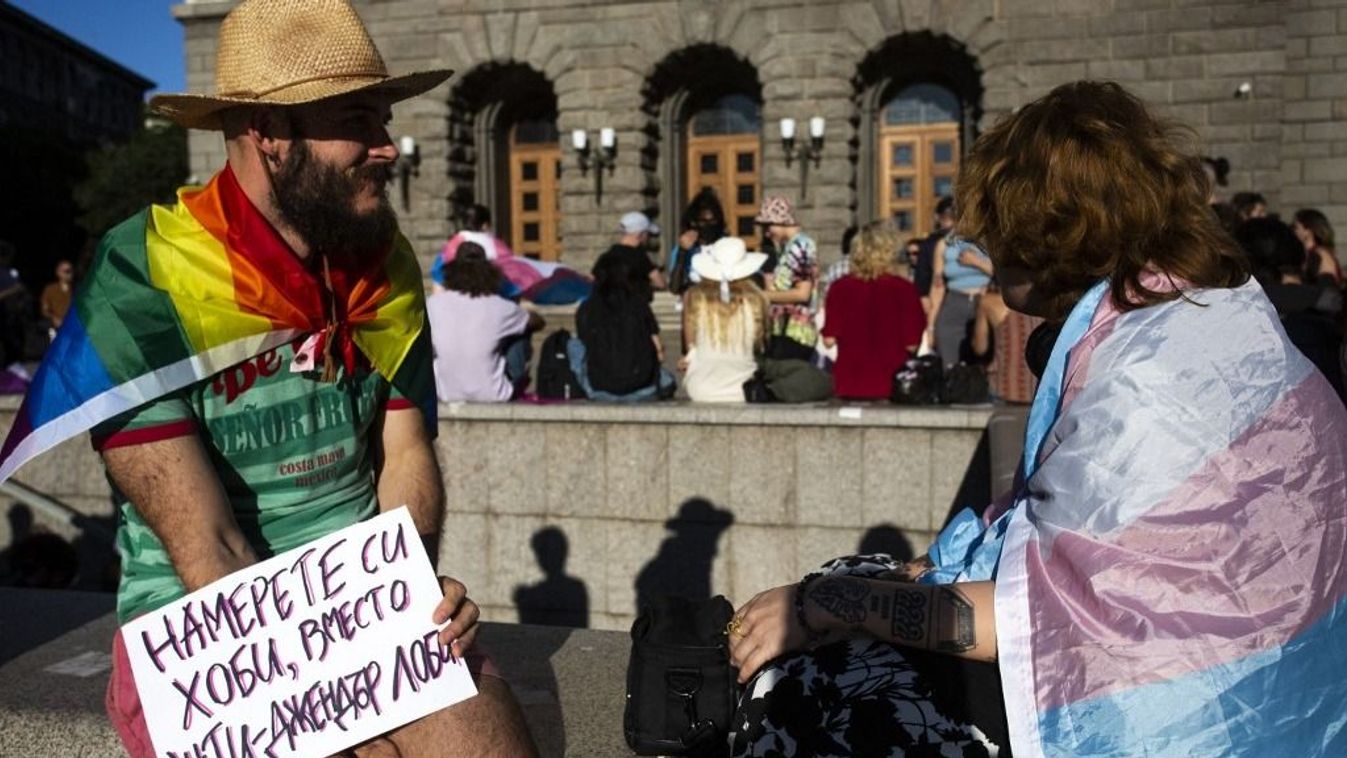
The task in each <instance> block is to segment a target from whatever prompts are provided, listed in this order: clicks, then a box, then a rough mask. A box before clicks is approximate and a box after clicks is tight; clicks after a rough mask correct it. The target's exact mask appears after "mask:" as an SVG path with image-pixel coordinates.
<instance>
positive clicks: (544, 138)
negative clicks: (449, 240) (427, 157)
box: [449, 63, 561, 261]
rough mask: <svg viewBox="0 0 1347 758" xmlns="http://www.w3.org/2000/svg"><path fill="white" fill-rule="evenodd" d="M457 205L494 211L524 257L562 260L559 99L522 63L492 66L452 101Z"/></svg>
mask: <svg viewBox="0 0 1347 758" xmlns="http://www.w3.org/2000/svg"><path fill="white" fill-rule="evenodd" d="M449 142H450V144H449V161H450V170H449V174H450V181H451V186H452V191H451V194H450V200H451V201H452V203H453V205H454V207H455V208H456V209H458V210H459V211H460V212H461V210H462V209H463V208H466V207H467V206H469V205H472V204H474V203H481V204H483V205H485V206H487V207H488V208H490V210H491V216H492V220H493V222H494V223H493V228H494V231H495V233H496V234H497V235H499V236H500V237H501V238H502V239H504V240H506V241H507V242H509V244H510V247H511V248H512V249H514V251H515V252H516V253H518V254H520V255H525V256H528V257H530V258H538V259H541V260H549V261H551V260H557V259H559V258H560V257H561V213H560V210H561V192H560V185H561V182H560V181H559V177H560V173H561V140H560V135H559V134H558V131H557V99H556V93H555V91H554V90H553V88H552V84H551V82H549V81H548V80H547V79H546V78H545V77H544V76H543V75H542V74H541V73H539V72H538V71H536V70H534V69H533V68H530V67H529V66H526V65H523V64H519V63H489V64H484V65H482V66H480V67H478V68H476V69H474V70H472V71H470V72H469V73H468V74H467V75H465V76H464V77H463V78H462V79H461V80H459V82H458V84H457V86H456V87H455V89H454V90H453V92H452V93H451V95H450V130H449Z"/></svg>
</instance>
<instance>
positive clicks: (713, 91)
mask: <svg viewBox="0 0 1347 758" xmlns="http://www.w3.org/2000/svg"><path fill="white" fill-rule="evenodd" d="M733 94H742V95H747V96H748V97H749V98H751V99H752V100H753V102H754V103H756V104H757V105H758V106H759V107H761V106H762V102H763V100H762V82H761V80H760V78H759V76H758V70H757V68H756V67H755V66H754V65H753V64H752V63H750V62H749V61H748V59H746V58H745V57H744V56H742V55H740V54H739V53H737V52H735V51H734V50H731V49H730V48H728V47H724V46H723V45H716V44H710V43H699V44H695V45H690V46H688V47H684V48H682V49H679V50H676V51H674V52H671V53H669V54H668V55H666V56H665V57H664V58H663V59H662V60H660V61H659V62H658V63H656V64H655V65H654V66H653V67H652V68H651V69H650V73H649V74H648V75H647V76H646V78H645V85H644V86H643V87H642V91H641V101H642V106H641V107H642V111H643V112H644V113H645V115H646V125H645V129H644V131H645V137H646V142H645V145H644V146H643V147H642V151H641V167H642V170H643V171H644V172H645V175H646V183H645V188H644V190H643V194H644V195H645V201H646V207H647V213H658V216H659V220H660V224H661V225H662V226H664V228H665V229H668V230H669V231H670V234H669V238H668V239H667V240H665V241H666V242H668V241H669V240H672V239H674V238H675V237H676V236H677V234H678V231H679V225H680V223H681V217H682V213H683V205H684V200H683V198H684V195H685V193H686V189H687V177H686V172H685V167H684V165H683V155H684V152H685V147H686V144H685V130H684V127H685V125H686V124H687V121H688V119H689V118H690V117H691V116H692V114H694V113H696V112H697V111H698V110H700V109H701V108H703V107H705V106H707V105H709V104H711V103H714V102H715V101H716V100H718V99H719V98H721V97H723V96H725V95H733ZM759 139H761V134H760V135H759Z"/></svg>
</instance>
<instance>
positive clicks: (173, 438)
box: [0, 0, 535, 756]
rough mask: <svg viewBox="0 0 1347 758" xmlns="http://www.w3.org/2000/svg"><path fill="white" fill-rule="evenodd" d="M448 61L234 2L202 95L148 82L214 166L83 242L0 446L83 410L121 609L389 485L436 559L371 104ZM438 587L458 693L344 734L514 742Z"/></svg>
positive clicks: (411, 319) (421, 398) (331, 516)
mask: <svg viewBox="0 0 1347 758" xmlns="http://www.w3.org/2000/svg"><path fill="white" fill-rule="evenodd" d="M450 73H451V72H449V71H444V70H440V71H426V72H420V73H413V74H407V75H404V76H391V75H390V74H389V73H388V70H387V69H386V68H385V66H384V63H383V59H382V58H381V57H380V55H379V52H378V50H376V49H375V47H374V44H373V42H372V40H371V39H370V37H369V35H368V33H367V32H366V30H365V27H364V25H363V24H362V23H361V21H360V18H359V17H358V16H357V15H356V13H355V11H354V10H353V9H352V8H351V6H350V5H349V3H348V2H346V0H303V1H301V0H244V1H243V2H241V3H239V5H238V6H237V7H236V8H235V9H234V10H233V11H232V12H231V13H230V14H229V15H228V16H226V17H225V19H224V21H223V23H222V24H221V26H220V36H219V45H218V48H217V58H216V68H215V85H216V86H215V94H213V95H202V94H183V95H161V96H158V97H156V98H154V100H153V101H152V102H151V105H152V106H153V107H154V108H155V109H157V110H158V111H159V112H161V113H163V114H164V115H166V116H168V117H169V118H171V119H173V120H174V121H176V122H178V123H179V124H182V125H183V126H187V127H190V128H197V129H207V130H215V131H220V132H222V133H223V136H224V139H225V142H226V149H227V157H228V163H227V165H226V166H225V167H224V168H223V169H222V170H221V171H220V172H219V173H218V174H216V175H215V176H214V177H213V178H212V179H211V180H210V182H209V183H208V184H207V185H206V186H205V187H186V188H183V189H182V190H180V191H179V194H178V202H177V203H176V204H175V205H172V206H152V207H150V208H149V209H148V210H146V211H144V212H142V213H140V214H137V215H136V216H135V217H133V218H131V219H129V220H127V221H126V222H124V223H123V224H121V225H119V226H118V227H116V228H114V229H113V230H112V231H111V232H109V233H108V235H107V236H106V237H105V238H104V240H103V242H102V244H101V245H100V247H99V251H98V254H97V256H96V258H95V260H94V263H93V265H92V267H91V270H90V273H89V276H88V277H87V278H86V280H85V282H84V284H83V285H82V286H81V289H80V291H79V293H78V294H77V297H76V300H75V303H74V305H73V306H72V308H71V310H70V312H69V314H68V316H67V318H66V319H65V321H64V323H63V324H62V327H61V330H60V332H59V334H58V335H57V339H56V341H55V343H54V344H53V345H52V348H51V350H50V351H49V352H48V357H49V360H48V362H47V363H46V364H44V366H43V367H42V369H40V370H39V372H38V376H37V377H36V378H35V380H34V382H33V385H32V389H31V390H30V392H29V395H28V397H27V398H26V399H25V401H24V406H23V407H22V408H21V409H20V411H19V413H18V415H17V416H16V419H15V422H14V425H13V428H12V430H11V433H10V435H9V438H8V439H7V440H6V442H5V445H4V447H3V449H0V479H3V478H5V477H8V476H9V475H10V474H11V473H12V472H13V471H14V469H16V468H17V467H18V466H19V465H21V464H22V463H23V462H24V461H26V460H29V459H31V458H32V457H34V456H36V455H37V454H39V453H41V452H42V451H43V450H46V449H48V448H50V447H52V446H54V445H56V444H58V443H59V442H61V441H62V440H64V439H68V438H70V437H73V436H75V435H78V434H80V433H82V432H84V431H87V430H92V432H93V440H94V445H95V447H96V448H97V449H98V450H100V452H101V453H102V456H103V459H104V461H105V463H106V466H107V472H108V478H109V480H110V481H111V483H112V485H113V490H114V493H115V497H116V500H117V502H118V506H119V509H120V511H121V525H120V528H119V530H118V535H117V541H118V548H119V550H120V552H121V555H122V568H123V576H122V582H121V587H120V589H119V592H118V615H119V618H120V620H121V621H123V622H125V621H127V620H129V619H130V618H133V617H135V616H138V615H140V614H143V613H146V612H148V611H151V610H153V609H155V608H158V607H160V606H162V605H164V604H166V603H169V602H172V601H173V600H175V599H177V598H179V597H182V596H183V595H184V594H186V593H188V592H191V591H193V590H196V589H198V588H200V587H202V586H204V585H206V584H209V583H211V582H213V581H214V580H217V579H219V578H221V577H223V576H225V575H227V574H230V573H232V572H234V571H236V570H239V569H241V568H244V567H246V566H249V565H251V564H253V563H255V562H257V561H258V560H260V559H261V558H265V557H268V556H270V555H274V554H276V553H280V552H283V551H285V550H288V549H291V548H294V547H296V546H298V545H301V544H304V543H306V542H309V541H311V540H313V539H316V538H318V537H321V536H323V535H325V534H329V533H331V532H333V531H335V530H337V529H340V528H342V527H345V526H348V525H350V524H353V523H356V522H359V521H362V520H364V519H366V518H369V517H371V516H373V515H375V514H377V513H378V512H379V511H380V510H383V509H391V508H396V507H398V506H401V505H403V504H406V505H407V506H408V507H409V510H410V511H411V514H412V519H413V521H414V522H415V524H416V527H417V530H418V531H419V533H420V535H421V537H422V539H423V541H424V543H425V547H426V550H427V551H428V553H429V555H430V557H431V560H432V562H433V561H434V559H435V557H436V556H437V554H438V547H439V546H438V543H439V535H440V532H441V519H442V515H443V504H444V491H443V485H442V482H441V479H440V473H439V469H438V466H437V464H436V457H435V452H434V449H433V447H432V438H433V437H434V434H435V429H436V424H435V415H434V414H435V404H434V403H435V394H434V386H433V377H432V375H431V371H430V365H431V364H430V354H429V349H428V343H429V340H428V337H429V333H428V330H427V328H426V325H425V302H424V298H423V294H422V283H421V274H420V271H419V269H418V267H417V265H416V261H415V258H414V256H413V255H412V252H411V248H410V245H409V244H408V242H407V240H406V239H405V238H404V237H402V235H401V234H399V233H398V229H397V220H396V217H395V216H394V214H393V211H392V208H391V206H390V204H389V202H388V198H387V193H386V187H387V184H388V181H389V179H390V177H391V167H392V165H393V163H394V161H395V160H396V159H397V157H398V150H397V148H396V147H395V146H394V144H393V142H392V141H391V140H390V138H389V135H388V132H387V130H386V128H385V124H386V123H387V122H388V120H389V118H390V113H391V111H390V106H391V105H392V104H393V103H395V102H397V101H400V100H404V99H407V98H409V97H413V96H415V95H418V94H421V93H423V92H426V91H428V90H430V89H431V88H433V87H435V86H436V85H438V84H440V83H441V82H443V81H444V80H445V79H447V78H448V77H449V75H450ZM450 534H451V536H450V539H453V535H452V532H451V533H450ZM440 583H441V586H442V588H443V590H444V598H443V600H442V601H441V603H440V604H439V606H438V608H437V609H436V611H435V618H434V621H435V623H436V624H440V625H444V626H443V629H442V630H441V632H440V634H439V637H440V643H441V644H443V645H449V646H450V648H451V650H452V651H453V652H454V653H456V654H458V655H466V657H467V659H468V663H469V667H470V668H471V669H472V670H473V672H474V678H475V679H476V680H477V685H478V688H479V692H480V694H479V695H478V696H477V697H474V698H471V699H469V700H467V701H464V702H462V703H460V704H458V705H456V706H454V707H453V708H449V709H445V710H443V711H440V712H438V713H434V714H431V715H429V716H426V717H424V718H422V719H420V720H418V721H414V722H412V723H410V724H407V725H405V726H403V727H400V728H398V729H396V730H393V731H392V732H389V733H387V734H385V735H383V736H381V737H378V738H376V739H375V740H373V741H371V742H367V743H364V744H362V745H359V746H357V747H356V748H355V749H354V753H355V754H356V755H373V754H398V753H400V754H402V755H450V754H452V755H465V756H477V755H488V754H490V755H532V754H534V752H535V751H534V748H533V745H532V742H531V739H530V737H529V735H528V731H527V728H526V726H525V725H524V722H523V719H522V716H521V714H520V712H519V708H518V705H517V704H516V703H515V701H514V700H513V698H512V696H511V695H510V693H509V689H508V687H507V686H506V685H505V684H504V683H503V682H502V681H501V680H500V679H499V678H498V677H497V676H496V675H495V669H494V668H493V667H492V666H491V664H490V661H489V660H487V659H485V658H484V657H483V656H482V655H480V654H479V653H478V651H476V650H470V649H469V648H470V647H471V646H472V643H473V640H474V638H475V636H476V633H477V626H476V622H477V618H478V615H479V611H478V608H477V606H476V604H475V603H473V602H472V601H471V600H469V599H468V598H467V594H466V593H467V590H466V588H465V587H464V586H463V585H462V584H460V583H459V582H456V581H454V580H452V579H448V578H441V580H440ZM113 658H114V664H113V673H112V679H111V682H110V684H109V690H108V699H107V703H108V712H109V715H110V716H111V717H112V720H113V723H114V725H115V726H116V727H117V730H118V732H119V734H120V735H121V737H122V740H123V742H124V743H125V745H126V747H127V749H128V751H129V752H130V753H131V754H133V755H137V756H138V755H147V754H151V753H153V752H154V747H153V745H152V744H151V742H150V737H149V734H148V730H147V728H146V724H145V717H144V713H143V711H142V707H141V703H140V701H139V698H138V696H137V693H136V688H135V684H134V681H133V676H132V672H131V669H130V665H129V661H128V658H127V653H126V647H125V645H124V644H123V642H122V639H121V636H120V634H119V635H118V636H117V638H116V639H115V641H114V650H113Z"/></svg>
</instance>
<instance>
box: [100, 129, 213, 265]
mask: <svg viewBox="0 0 1347 758" xmlns="http://www.w3.org/2000/svg"><path fill="white" fill-rule="evenodd" d="M87 161H88V176H87V178H86V179H85V180H84V181H83V182H81V183H80V184H79V185H78V186H76V187H75V202H76V203H77V204H78V205H79V207H80V216H79V223H80V226H82V227H84V230H85V231H86V232H88V234H89V236H90V238H92V239H95V240H96V239H99V238H101V237H102V236H103V235H104V234H105V233H106V232H107V231H108V230H109V229H111V228H112V227H114V226H116V225H117V224H119V223H121V222H122V221H125V220H126V219H127V218H129V217H131V216H132V215H134V214H136V213H138V212H139V211H140V210H141V209H143V208H144V207H145V206H146V205H148V204H150V203H170V202H172V201H173V199H174V193H175V192H176V191H177V189H178V187H180V186H181V185H182V184H183V182H184V181H185V180H186V178H187V174H188V170H189V169H188V164H187V130H186V129H183V128H182V127H180V126H177V125H174V124H165V125H151V126H147V127H146V128H144V129H142V130H141V131H139V132H137V133H136V135H135V136H134V137H132V138H131V140H130V141H129V142H124V143H121V144H115V145H108V146H105V147H102V148H99V149H97V150H94V151H92V152H90V153H89V154H88V156H87Z"/></svg>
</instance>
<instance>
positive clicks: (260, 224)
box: [0, 168, 435, 481]
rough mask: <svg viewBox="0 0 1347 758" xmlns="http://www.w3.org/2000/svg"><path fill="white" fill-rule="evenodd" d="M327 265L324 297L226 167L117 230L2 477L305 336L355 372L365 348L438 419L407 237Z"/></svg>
mask: <svg viewBox="0 0 1347 758" xmlns="http://www.w3.org/2000/svg"><path fill="white" fill-rule="evenodd" d="M329 263H330V280H331V292H332V295H331V297H330V298H327V297H325V295H324V292H325V284H324V281H323V280H322V279H321V278H320V277H323V273H322V272H321V271H319V272H316V273H315V272H313V271H310V270H309V268H307V267H306V266H305V265H304V264H303V263H302V262H301V261H300V260H299V259H298V258H296V257H295V256H294V255H293V254H292V253H291V252H290V251H289V249H288V248H287V247H286V246H285V244H284V242H282V241H281V239H280V237H279V235H277V234H276V232H275V230H274V229H272V228H271V226H270V225H269V224H268V223H267V222H266V220H265V219H264V218H263V217H262V216H261V214H260V213H258V212H257V211H256V210H255V209H254V208H253V207H252V206H251V204H250V203H249V201H248V199H247V197H246V196H245V195H244V194H243V191H242V189H241V188H239V186H238V182H237V180H236V179H235V178H234V175H233V172H232V171H231V170H230V169H228V168H225V169H224V170H223V171H221V172H220V173H219V174H217V175H216V176H215V178H213V179H212V180H211V182H210V183H209V184H208V185H207V186H205V187H187V188H183V189H182V190H180V191H179V193H178V203H177V204H175V205H172V206H150V207H149V208H148V209H146V210H145V211H143V212H141V213H140V214H138V215H136V216H135V217H133V218H131V219H130V220H128V221H126V222H124V223H122V224H121V225H119V226H117V227H116V228H114V229H113V230H112V231H110V232H109V233H108V234H107V236H106V237H105V238H104V239H103V242H102V245H101V246H100V247H99V250H98V253H97V255H96V257H95V259H94V261H93V265H92V267H91V269H90V271H89V273H88V275H87V276H86V277H85V280H84V282H83V283H82V284H81V286H80V288H79V291H78V292H77V294H76V298H75V302H74V304H73V305H72V307H71V309H70V312H69V314H68V315H67V316H66V319H65V321H64V322H63V323H62V324H61V329H60V331H59V332H58V334H57V336H56V339H55V341H54V342H53V343H52V345H51V347H50V348H49V349H48V351H47V354H46V356H45V357H44V359H43V362H42V365H41V366H40V367H39V368H38V370H37V373H36V374H35V375H34V377H33V381H32V384H31V385H30V387H29V390H28V394H27V396H26V397H25V398H24V401H23V404H22V406H21V407H20V409H19V411H18V413H17V414H16V416H15V419H14V424H13V426H12V427H11V429H10V432H9V436H8V438H7V439H6V440H5V443H4V446H3V448H0V481H3V480H5V479H7V478H9V476H10V475H12V474H13V473H14V471H15V470H16V469H18V467H19V466H21V465H23V464H24V463H25V462H26V461H28V460H30V459H32V458H33V457H35V456H37V455H38V454H40V453H42V452H43V451H45V450H48V449H50V448H51V447H53V446H55V445H56V444H58V443H60V442H62V441H64V440H66V439H69V438H71V437H73V436H75V435H77V434H80V433H81V432H84V431H87V430H89V429H91V428H92V427H93V426H95V425H96V424H99V423H101V422H103V421H106V420H108V419H110V418H113V417H115V416H117V415H119V414H121V413H123V412H125V411H128V410H131V409H133V408H136V407H138V406H140V405H143V404H145V403H147V402H150V401H151V400H154V399H156V398H159V397H162V396H163V395H165V394H168V393H170V392H173V391H175V390H178V389H181V388H183V387H187V386H189V385H191V384H194V383H196V382H198V381H200V380H202V379H205V378H207V377H210V376H212V375H214V374H216V373H218V372H220V371H222V370H224V369H226V368H228V367H230V366H232V365H234V364H237V363H239V362H240V361H243V360H246V359H248V358H251V357H253V356H255V355H257V354H259V353H261V352H264V351H266V350H270V349H272V348H274V347H277V346H278V345H282V344H284V343H286V342H288V341H292V340H296V339H299V338H302V337H305V336H306V335H314V334H318V335H321V339H323V340H332V341H333V342H332V351H331V352H332V354H333V356H334V360H340V361H341V362H342V363H343V364H344V365H345V366H346V368H347V370H348V371H349V370H351V369H352V368H353V367H354V365H355V362H356V360H357V355H356V351H357V350H358V351H359V353H360V354H361V355H363V357H364V359H365V360H367V361H368V363H369V364H370V365H371V366H372V367H373V368H374V370H376V371H378V372H379V373H380V374H382V375H383V376H385V377H387V378H388V379H389V380H390V381H391V382H392V383H393V384H394V386H396V387H397V388H398V389H399V390H400V391H401V392H402V393H403V394H404V395H405V396H406V397H408V398H409V399H411V400H413V401H414V402H416V403H417V404H418V405H419V406H420V407H421V408H422V409H423V411H424V412H426V413H427V414H428V415H429V417H430V418H433V416H434V412H435V410H434V403H435V399H434V384H433V378H432V373H431V367H430V364H429V350H428V349H426V345H428V337H429V331H428V330H427V329H426V328H425V297H424V292H423V290H422V285H421V274H420V270H419V269H418V267H417V264H416V260H415V257H414V255H413V254H412V251H411V247H410V245H409V244H408V243H407V240H406V239H404V238H402V237H401V235H399V236H398V239H397V241H396V243H395V244H394V245H393V246H392V247H391V249H390V250H387V251H382V252H370V253H368V254H356V253H345V254H335V255H331V256H329ZM334 307H335V309H336V315H337V324H338V326H337V327H336V328H335V329H333V330H329V329H328V325H329V318H330V316H331V315H332V312H333V311H332V309H333V308H334ZM414 348H415V349H414Z"/></svg>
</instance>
